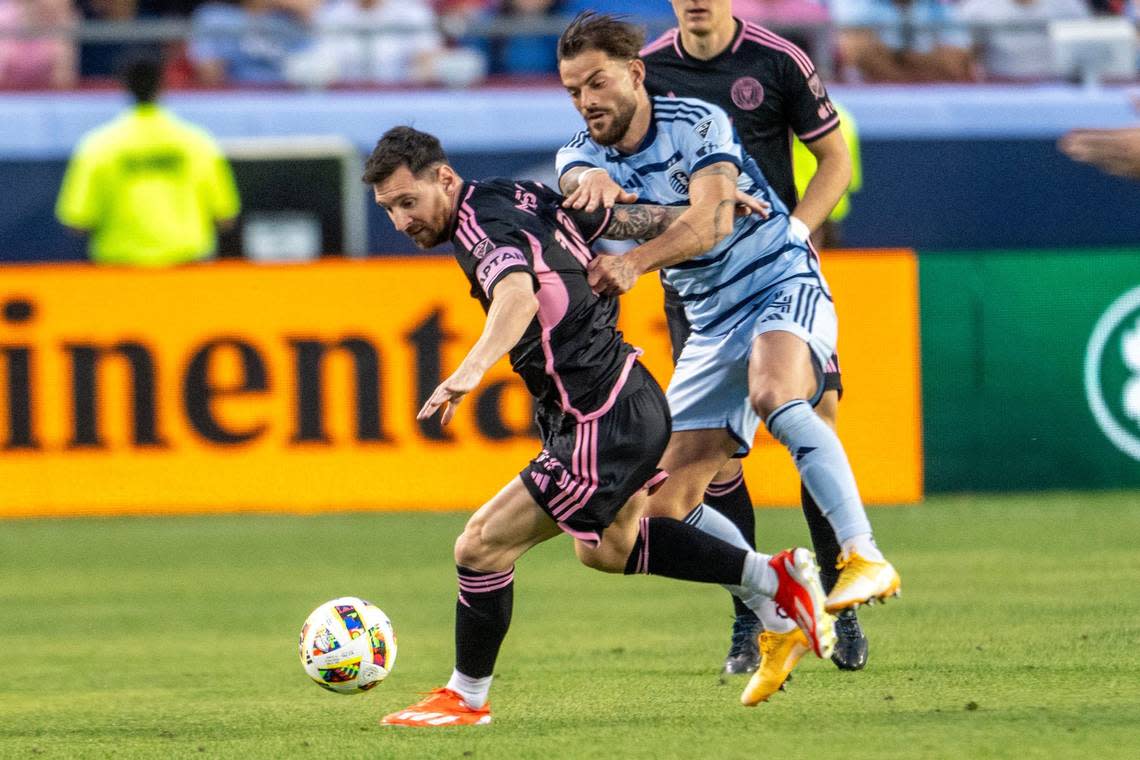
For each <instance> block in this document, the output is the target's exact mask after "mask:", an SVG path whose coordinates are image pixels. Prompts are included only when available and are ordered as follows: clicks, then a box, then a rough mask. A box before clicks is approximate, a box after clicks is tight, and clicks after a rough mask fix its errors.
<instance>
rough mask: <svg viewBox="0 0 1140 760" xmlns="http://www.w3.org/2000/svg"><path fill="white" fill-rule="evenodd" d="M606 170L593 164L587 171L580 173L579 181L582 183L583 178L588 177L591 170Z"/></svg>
mask: <svg viewBox="0 0 1140 760" xmlns="http://www.w3.org/2000/svg"><path fill="white" fill-rule="evenodd" d="M605 171H606V170H605V169H603V168H602V167H600V166H591V167H590V168H589V169H587V170H586V171H584V172H582V173H581V174H579V175H578V182H579V184H580V183H581V182H582V180H584V179H586V175H587V174H589V173H590V172H605Z"/></svg>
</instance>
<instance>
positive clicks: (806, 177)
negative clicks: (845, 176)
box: [792, 99, 863, 248]
mask: <svg viewBox="0 0 1140 760" xmlns="http://www.w3.org/2000/svg"><path fill="white" fill-rule="evenodd" d="M831 104H832V105H833V106H835V112H836V113H837V114H839V133H840V134H841V135H843V142H845V143H846V144H847V152H848V153H849V154H850V155H851V179H850V180H849V181H848V183H847V190H846V191H844V193H843V195H841V196H840V197H839V202H838V203H836V204H835V208H833V209H832V210H831V213H830V214H828V215H827V219H826V220H824V222H823V224H821V225H820V226H819V227H818V228H817V229H816V231H815V232H813V233H812V236H811V242H812V244H813V245H814V246H815V247H816V248H837V247H838V246H840V245H842V244H843V236H842V234H841V227H840V225H841V223H842V222H843V220H844V219H846V218H847V215H848V214H849V213H851V193H857V192H859V191H860V190H862V189H863V161H862V159H861V158H860V154H859V125H858V124H856V123H855V118H854V117H853V116H852V115H851V112H850V111H848V110H847V109H846V108H844V107H843V106H842V105H840V104H839V103H837V102H836V101H835V100H834V99H833V100H832V101H831ZM818 167H819V161H818V160H816V157H815V155H814V154H813V153H812V152H811V150H809V149H808V147H807V146H806V145H804V144H803V142H802V141H801V140H800V139H799V138H798V137H796V138H795V139H794V141H793V142H792V174H793V176H794V177H795V180H796V196H797V197H800V198H802V197H803V196H804V192H805V191H806V190H807V186H808V183H809V182H811V178H812V177H814V176H815V171H816V169H817V168H818Z"/></svg>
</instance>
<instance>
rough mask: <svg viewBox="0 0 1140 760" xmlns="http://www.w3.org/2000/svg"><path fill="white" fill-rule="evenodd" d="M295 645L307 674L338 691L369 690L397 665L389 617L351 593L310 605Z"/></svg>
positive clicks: (394, 641)
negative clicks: (313, 606) (311, 606)
mask: <svg viewBox="0 0 1140 760" xmlns="http://www.w3.org/2000/svg"><path fill="white" fill-rule="evenodd" d="M299 646H300V654H301V665H302V666H303V667H304V668H305V673H306V674H307V675H308V676H309V678H312V679H313V680H314V681H316V682H317V685H318V686H323V687H324V688H326V689H328V690H329V691H335V692H336V693H338V694H359V693H360V692H362V691H368V690H369V689H371V688H372V687H374V686H376V685H377V684H378V683H380V682H381V681H383V680H384V679H385V678H387V677H388V674H389V673H391V672H392V666H393V665H395V664H396V633H395V632H394V631H393V630H392V623H391V621H390V620H388V616H387V615H385V614H384V612H383V610H381V609H380V608H379V607H377V606H376V605H375V604H372V602H366V601H364V600H363V599H358V598H357V597H355V596H342V597H340V598H339V599H333V600H332V601H331V602H325V603H324V604H322V605H321V606H320V607H317V608H316V609H315V610H313V612H312V614H311V615H309V617H308V619H307V620H305V624H304V625H303V626H301V641H300V645H299Z"/></svg>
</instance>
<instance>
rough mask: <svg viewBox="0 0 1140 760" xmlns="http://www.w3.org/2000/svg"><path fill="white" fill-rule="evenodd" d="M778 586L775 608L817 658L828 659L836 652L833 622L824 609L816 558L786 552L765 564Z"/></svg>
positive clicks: (801, 552) (802, 552) (799, 551)
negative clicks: (793, 625) (804, 640)
mask: <svg viewBox="0 0 1140 760" xmlns="http://www.w3.org/2000/svg"><path fill="white" fill-rule="evenodd" d="M768 565H769V566H770V567H771V568H772V569H773V570H775V571H776V575H777V577H779V579H780V584H779V586H778V587H777V588H776V594H775V596H774V597H773V599H774V600H775V602H776V604H777V605H779V607H780V608H781V609H783V610H784V612H785V614H787V616H788V617H790V618H791V619H792V620H794V621H796V625H798V626H799V627H800V630H802V631H803V632H804V635H805V636H807V638H808V641H809V642H810V643H811V648H812V651H814V652H815V654H816V656H817V657H830V656H831V652H832V650H833V649H835V618H834V616H832V615H831V614H829V613H828V612H827V611H826V610H825V609H824V594H823V586H822V585H821V584H820V582H819V566H818V565H816V564H815V555H814V554H812V553H811V552H810V551H808V550H807V549H803V548H800V549H785V550H784V551H782V552H780V553H779V554H776V555H774V556H773V557H772V559H770V560H768Z"/></svg>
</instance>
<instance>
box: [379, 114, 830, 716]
mask: <svg viewBox="0 0 1140 760" xmlns="http://www.w3.org/2000/svg"><path fill="white" fill-rule="evenodd" d="M364 181H365V182H366V183H368V184H369V185H371V186H372V189H373V194H374V197H375V200H376V203H377V204H378V205H380V206H381V207H383V208H384V210H385V211H387V213H388V215H389V218H390V219H391V220H392V223H393V224H394V225H395V226H396V228H397V229H398V230H400V231H401V232H403V233H404V234H406V235H408V236H409V237H410V238H411V239H412V240H413V241H414V242H415V243H416V245H417V246H419V247H421V248H432V247H434V246H436V245H439V244H441V243H444V242H446V241H448V240H450V241H451V243H452V244H453V245H454V247H455V257H456V260H457V261H458V263H459V265H460V267H461V268H462V269H463V272H464V273H465V274H466V275H467V279H468V280H469V281H470V283H471V295H472V296H474V297H475V298H477V299H478V300H479V302H480V304H481V305H482V306H483V308H484V310H485V311H486V313H487V321H486V324H485V325H484V328H483V332H482V334H481V336H480V337H479V340H478V341H477V342H476V343H475V345H474V346H473V347H472V348H471V349H470V351H469V352H468V353H467V355H466V357H465V358H464V359H463V361H462V362H460V364H459V366H458V367H457V368H456V369H455V371H454V372H453V373H452V374H451V376H450V377H448V378H447V379H446V380H444V381H443V382H442V383H441V384H440V385H439V386H438V387H437V388H436V389H435V391H434V392H433V393H432V394H431V396H430V397H429V398H428V399H427V401H426V402H425V403H424V405H423V407H422V408H421V409H420V411H419V415H418V416H419V418H420V419H426V418H428V417H431V416H432V415H434V414H435V413H436V412H438V411H440V410H442V422H443V423H444V424H447V423H448V422H449V421H450V420H451V418H452V416H453V414H454V413H455V407H456V405H457V404H459V403H460V401H461V400H462V399H463V397H464V396H465V395H466V394H467V393H469V392H471V391H472V390H474V389H475V388H476V387H477V386H478V385H479V382H480V381H481V379H482V377H483V374H484V373H485V372H486V371H487V370H488V369H489V368H490V367H491V366H492V365H494V364H495V363H496V362H497V361H499V359H501V358H502V357H503V356H504V355H509V356H510V361H511V366H512V368H513V369H514V370H515V372H517V373H518V374H519V376H520V377H521V378H522V379H523V381H524V382H525V383H526V386H527V389H528V390H529V391H530V392H531V394H533V396H534V397H535V399H536V400H537V402H538V403H537V409H538V412H537V423H538V427H539V431H540V433H541V437H542V449H541V451H539V452H538V454H536V455H535V457H534V459H532V460H531V461H530V462H529V463H528V464H527V465H526V466H525V467H524V468H523V469H522V471H521V472H520V473H519V475H518V477H515V478H512V479H511V480H510V481H509V482H508V483H507V484H506V485H505V486H504V487H503V488H502V490H500V491H499V493H497V494H496V495H494V496H493V497H491V499H490V500H489V501H487V502H486V503H485V504H484V505H483V506H482V507H480V509H479V510H478V511H476V512H475V514H474V515H472V517H471V519H470V520H469V521H468V522H467V526H466V527H465V528H464V531H463V533H462V535H460V536H459V538H458V539H457V541H456V543H455V562H456V565H457V570H458V574H459V599H458V601H457V602H456V605H455V650H456V652H455V668H454V670H453V672H452V675H451V678H450V680H449V681H448V683H447V685H446V686H445V687H442V688H439V689H436V690H435V691H433V692H431V693H430V694H429V695H428V696H427V698H426V699H424V700H422V701H421V702H419V703H417V704H414V705H412V706H410V707H408V708H406V709H404V710H400V711H397V712H394V713H392V714H390V715H388V716H386V717H385V718H384V719H383V721H382V722H383V723H384V724H386V725H406V726H424V727H433V726H455V725H482V724H486V723H490V721H491V712H490V708H489V705H488V704H487V697H488V692H489V690H490V687H491V678H492V673H493V670H494V665H495V659H496V657H497V656H498V652H499V647H500V645H501V644H502V641H503V639H504V637H505V636H506V633H507V628H508V626H509V624H510V619H511V607H512V599H513V589H514V565H515V561H516V560H517V559H518V558H519V557H521V556H522V555H523V554H524V553H525V552H526V551H527V550H529V549H530V548H531V547H533V546H536V545H537V544H539V543H541V542H543V541H546V540H548V539H551V538H554V537H556V536H558V535H561V534H563V533H565V534H567V535H569V536H570V537H571V538H572V539H573V541H574V551H575V553H576V554H577V556H578V558H579V559H580V560H581V561H582V563H583V564H585V565H587V566H588V567H593V568H596V569H598V570H603V571H605V572H613V573H622V572H624V573H626V574H633V573H650V574H654V575H663V576H666V577H670V578H677V579H682V580H691V581H698V582H704V583H719V584H721V585H723V586H726V587H730V588H731V590H733V592H734V593H735V594H737V595H738V596H740V598H742V599H744V600H745V602H746V604H748V605H749V606H750V607H757V606H759V605H760V604H761V603H762V602H763V601H764V600H765V599H774V600H775V602H776V604H778V605H779V606H780V607H781V608H782V609H784V610H787V611H788V613H789V614H790V615H792V616H793V617H794V618H795V619H796V621H797V624H798V625H800V626H802V627H803V629H804V633H805V634H806V635H807V636H808V637H809V638H810V640H811V641H812V642H813V648H814V649H815V652H816V654H817V655H819V656H821V657H823V656H827V655H828V654H830V650H831V647H832V646H833V645H834V633H833V631H832V628H831V622H832V618H831V617H830V616H829V615H827V614H826V613H825V612H824V610H823V604H824V600H823V590H822V588H821V587H820V584H819V576H818V568H816V566H815V562H814V558H813V556H812V554H811V552H809V551H808V550H806V549H795V550H787V551H784V552H780V553H779V554H776V555H775V556H768V555H765V554H759V553H757V552H754V551H747V550H745V549H740V548H737V547H734V546H732V545H731V544H728V543H726V542H724V541H721V540H719V539H717V538H715V537H713V536H711V535H709V534H707V533H705V532H703V531H701V530H699V529H697V528H695V527H692V526H691V525H688V524H687V523H685V522H682V521H680V520H674V519H672V518H668V517H644V516H643V513H644V511H645V507H646V500H647V498H648V495H647V491H648V489H649V488H651V487H652V486H653V485H654V484H655V483H656V482H659V481H660V479H661V478H662V477H664V475H665V473H662V472H661V471H659V470H658V468H657V464H658V462H659V461H660V459H661V454H662V453H663V452H664V450H665V446H666V444H667V443H668V441H669V435H670V417H669V407H668V404H667V403H666V401H665V396H664V393H663V392H662V391H661V389H660V387H659V386H658V385H657V383H656V382H655V381H654V379H653V377H652V376H651V375H650V374H649V372H648V371H646V370H645V369H644V368H643V367H642V365H641V364H640V363H639V362H638V360H637V357H638V354H639V353H640V351H639V350H638V349H636V348H634V347H633V346H631V345H629V344H628V343H626V342H625V341H624V340H623V339H622V336H621V333H619V332H618V330H617V314H618V308H617V299H616V298H613V297H608V296H598V295H595V294H594V293H593V291H592V290H591V289H590V285H589V284H588V282H587V275H586V266H587V264H588V263H589V261H590V260H591V259H592V258H593V254H592V253H591V251H590V249H589V243H590V242H591V241H592V240H593V239H595V238H597V237H599V236H601V235H602V234H603V233H605V234H607V236H617V234H618V233H617V232H614V231H613V230H611V229H610V228H620V229H621V230H622V231H623V232H622V234H621V237H623V238H624V237H635V236H636V237H641V238H645V237H653V236H654V235H655V234H656V233H654V232H652V231H651V229H656V230H657V231H663V230H664V229H665V228H666V227H667V226H668V222H669V221H670V220H669V219H668V218H667V215H668V214H669V213H670V210H669V209H666V208H662V207H652V209H651V210H647V207H638V208H634V209H630V208H629V207H618V208H615V209H610V210H599V211H596V212H593V213H577V214H576V215H575V217H574V218H572V217H571V216H570V214H569V213H567V212H566V211H565V210H563V209H562V207H561V204H562V201H563V198H562V196H561V195H559V194H558V193H556V192H554V191H552V190H550V189H548V188H546V187H544V186H543V185H541V184H538V183H535V182H523V181H512V180H488V181H482V182H474V181H464V180H463V179H462V178H461V177H460V176H459V175H458V174H456V172H455V170H454V169H453V168H452V167H451V166H450V165H449V164H448V162H447V157H446V155H445V154H444V152H443V149H442V147H441V146H440V144H439V141H438V140H437V139H436V138H435V137H433V136H431V135H429V134H426V133H423V132H418V131H416V130H415V129H412V128H411V127H395V128H393V129H391V130H389V131H388V132H386V133H385V134H384V136H383V137H382V138H381V139H380V141H379V142H378V143H377V145H376V148H375V150H373V152H372V155H371V156H370V157H369V159H368V162H367V164H366V166H365V171H364ZM648 214H659V216H658V217H657V218H656V220H655V221H654V220H649V218H648V216H647V215H648ZM639 220H640V221H641V222H645V221H647V220H648V221H649V222H650V223H651V224H652V227H651V226H647V225H644V224H643V225H641V226H640V227H639V228H638V229H634V227H637V224H636V223H637V222H638V221H639ZM611 233H612V234H611Z"/></svg>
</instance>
